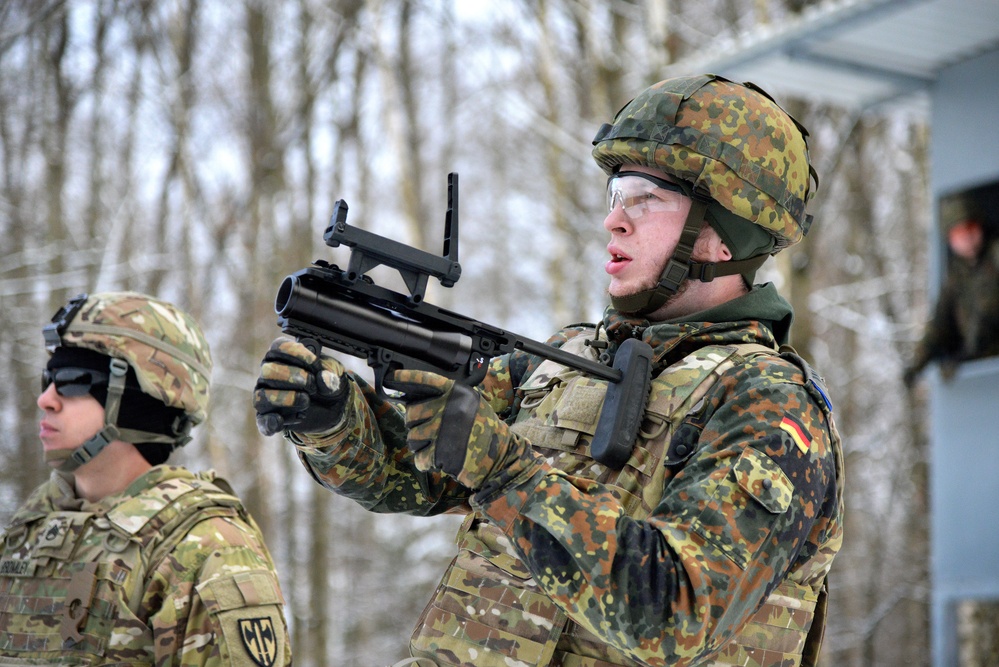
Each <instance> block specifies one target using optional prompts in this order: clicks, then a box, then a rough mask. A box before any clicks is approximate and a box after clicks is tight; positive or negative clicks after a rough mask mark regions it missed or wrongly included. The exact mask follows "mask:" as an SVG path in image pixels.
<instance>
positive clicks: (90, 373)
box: [42, 368, 109, 397]
mask: <svg viewBox="0 0 999 667" xmlns="http://www.w3.org/2000/svg"><path fill="white" fill-rule="evenodd" d="M108 377H109V375H108V374H107V373H102V372H101V371H94V370H90V369H89V368H56V369H55V370H51V371H50V370H48V369H45V370H44V371H42V391H43V392H44V391H45V390H46V389H48V387H49V385H50V384H54V385H55V390H56V393H57V394H59V395H60V396H67V397H72V396H83V395H84V394H88V393H90V388H91V387H93V386H94V385H101V384H103V385H106V384H107V383H108Z"/></svg>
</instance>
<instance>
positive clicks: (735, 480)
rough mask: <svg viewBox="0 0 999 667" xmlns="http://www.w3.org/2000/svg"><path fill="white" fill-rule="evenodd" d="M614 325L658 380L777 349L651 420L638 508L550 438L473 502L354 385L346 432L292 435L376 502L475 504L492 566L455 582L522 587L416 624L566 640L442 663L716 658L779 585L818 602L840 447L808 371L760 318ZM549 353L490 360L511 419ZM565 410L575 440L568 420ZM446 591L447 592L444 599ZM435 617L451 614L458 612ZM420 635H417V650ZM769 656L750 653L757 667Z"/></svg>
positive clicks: (829, 545)
mask: <svg viewBox="0 0 999 667" xmlns="http://www.w3.org/2000/svg"><path fill="white" fill-rule="evenodd" d="M603 324H604V327H605V329H606V330H607V332H608V333H609V335H610V339H611V350H610V351H611V352H613V348H614V346H615V345H616V343H615V342H614V341H616V340H621V339H622V338H623V337H624V336H628V335H639V336H641V337H642V338H643V339H644V340H645V341H647V342H649V343H650V344H651V345H652V346H653V348H654V350H655V354H656V356H655V361H656V368H657V369H658V370H659V371H661V372H664V375H663V376H662V377H660V378H659V379H660V380H663V381H665V382H667V383H668V381H669V378H668V372H665V371H666V369H667V368H669V367H671V366H672V365H673V364H675V363H677V362H679V361H681V360H683V359H684V358H686V357H688V355H690V354H691V353H696V352H697V351H698V350H701V349H703V348H705V347H712V348H717V346H731V345H733V344H758V346H759V347H762V348H769V349H770V350H771V352H770V354H767V355H763V356H757V355H745V356H743V355H739V354H736V355H734V356H732V357H731V359H730V364H729V367H728V369H727V370H726V371H725V372H724V374H723V375H722V376H721V377H720V378H718V379H717V381H715V382H714V383H713V385H712V386H711V388H710V389H709V390H708V392H707V393H706V395H704V396H703V397H702V398H701V399H700V400H699V401H697V404H696V405H693V406H691V409H690V411H689V414H687V415H686V416H684V417H683V418H682V419H681V420H680V421H679V423H677V424H671V425H669V428H668V429H667V430H666V431H664V430H663V429H661V428H659V427H660V426H662V425H661V424H656V423H655V422H654V420H650V421H649V422H648V423H647V424H646V425H645V426H644V427H643V430H645V431H648V432H655V431H657V430H658V431H659V432H658V434H657V435H656V437H659V438H660V440H661V441H662V440H664V441H665V445H664V446H665V447H667V448H668V451H667V452H666V453H663V452H660V457H656V456H646V455H645V454H644V453H643V454H640V455H637V458H636V457H633V460H632V461H629V463H628V466H630V468H631V470H630V472H628V473H627V474H631V475H632V482H634V480H641V479H645V478H647V479H651V478H656V479H658V480H660V481H659V482H657V483H655V484H653V482H650V484H653V486H652V488H648V489H642V488H637V489H635V492H636V493H638V494H639V495H640V496H642V498H641V502H638V503H633V502H628V498H627V497H626V494H623V493H621V492H620V490H619V487H621V486H626V485H627V484H624V483H622V482H621V477H622V476H623V475H625V474H626V473H625V472H624V471H622V473H613V472H612V471H607V470H606V469H603V470H602V469H601V468H600V466H593V465H587V464H585V463H583V464H580V463H578V461H577V462H575V463H573V461H574V460H576V459H575V458H574V457H573V456H571V455H570V456H568V457H566V456H561V457H560V456H553V455H552V454H551V452H550V451H545V450H546V449H551V448H554V449H558V446H557V445H555V446H553V445H552V443H551V442H549V443H546V444H547V445H548V447H539V445H538V444H537V443H534V446H535V450H536V451H538V450H542V451H540V452H539V453H538V454H537V455H538V457H539V458H542V456H543V457H544V463H543V464H542V465H541V466H539V470H538V472H536V473H535V474H533V475H532V476H530V477H529V478H527V479H523V478H517V479H516V480H515V484H513V485H511V486H510V487H507V488H502V489H500V490H498V491H495V492H493V493H491V494H490V495H488V496H484V495H483V492H479V494H477V495H475V496H474V497H470V496H469V492H468V491H467V490H464V489H462V488H461V487H459V486H458V485H457V484H456V483H455V482H454V481H453V480H450V479H448V478H445V477H443V476H441V475H434V474H430V475H422V474H420V473H418V472H416V471H415V470H414V469H413V467H412V465H411V463H410V457H409V454H408V452H407V450H406V448H405V429H404V427H403V425H402V418H401V416H400V414H399V412H398V411H397V410H396V409H395V408H394V407H393V406H392V405H390V404H388V403H385V402H383V401H381V400H379V399H378V397H377V396H376V395H374V394H373V392H371V390H370V389H369V388H368V387H367V386H366V385H365V384H364V383H363V382H362V381H360V380H357V382H358V386H359V387H360V391H356V392H354V393H353V400H354V409H353V410H348V413H347V417H346V421H345V423H344V424H343V427H342V429H340V430H338V431H336V432H334V433H332V434H329V435H326V436H317V437H315V438H310V437H308V436H304V435H299V436H296V438H294V439H295V440H296V441H297V442H298V443H299V450H300V454H301V457H302V459H303V462H304V463H305V464H306V466H307V468H308V469H309V470H310V472H311V473H312V474H313V476H314V477H315V478H316V479H317V480H318V481H319V482H320V483H322V484H324V485H326V486H328V487H329V488H331V489H333V490H334V491H335V492H337V493H339V494H341V495H345V496H348V497H351V498H353V499H355V500H357V501H358V502H360V503H362V504H363V505H364V506H365V507H368V508H370V509H372V510H375V511H392V512H410V513H414V514H421V515H422V514H432V513H438V512H442V511H447V510H452V509H456V508H464V509H471V510H472V514H471V515H470V516H469V518H468V519H467V520H466V522H465V526H464V529H463V531H462V533H461V534H460V535H459V547H460V552H459V557H458V558H459V559H460V558H461V557H462V556H461V554H462V553H463V552H465V551H466V550H471V551H474V552H476V553H479V554H486V556H487V558H488V559H489V561H490V563H489V565H488V566H486V567H484V568H479V569H478V570H475V571H471V570H472V569H473V568H466V569H465V571H464V572H463V573H462V576H460V577H454V576H451V574H446V575H445V581H444V582H443V586H444V587H447V588H451V589H453V590H461V589H464V590H465V591H466V592H478V593H481V591H482V589H483V588H486V587H489V586H491V585H492V584H491V583H489V582H493V581H495V580H496V577H487V575H488V574H489V573H488V572H486V571H485V570H487V569H490V568H492V566H497V567H498V568H499V569H500V570H501V572H500V573H499V574H500V577H501V578H505V579H506V580H507V581H513V582H514V585H515V586H520V587H521V588H522V589H523V594H521V595H510V594H509V592H508V591H504V592H503V593H501V594H500V595H497V596H495V597H496V598H497V600H496V602H497V605H494V606H493V608H491V609H485V608H479V607H465V608H461V607H458V606H452V607H451V608H450V609H443V608H440V609H438V610H437V611H436V612H434V610H431V609H430V608H428V611H427V612H425V618H423V619H421V625H426V624H428V623H433V622H435V621H434V620H433V619H428V618H426V616H427V615H430V614H434V613H437V614H438V615H440V614H445V615H451V616H452V617H454V618H457V617H462V618H466V620H465V621H464V627H463V628H461V629H458V630H455V629H454V628H452V629H451V630H450V631H451V632H452V634H463V635H464V636H465V638H467V639H470V640H474V641H478V642H479V644H481V645H483V646H487V645H491V646H492V647H498V648H499V649H500V650H503V649H502V647H503V645H504V644H508V643H510V642H512V641H513V642H515V641H519V640H517V639H513V638H511V637H510V636H507V635H506V634H504V630H503V628H502V627H496V626H495V624H494V625H493V626H490V625H489V623H488V621H489V617H490V616H499V617H501V618H502V617H503V613H502V612H500V611H498V610H497V606H498V605H499V604H502V605H505V607H506V608H507V609H509V608H511V607H517V606H520V607H523V608H524V610H526V612H527V613H528V615H529V617H530V618H531V619H532V621H533V625H534V626H535V627H536V628H537V632H536V633H535V634H537V635H542V636H538V637H536V638H535V639H536V640H537V641H538V643H539V644H545V643H549V644H550V643H552V642H557V643H558V650H556V651H555V652H554V653H553V652H552V651H551V650H550V648H548V649H544V648H541V649H538V650H537V651H535V652H531V654H530V655H529V656H528V655H527V654H526V653H525V654H519V653H518V654H517V656H516V657H517V660H515V661H513V662H504V661H502V660H498V661H496V662H495V663H493V662H487V661H486V660H485V659H484V657H483V656H482V655H481V654H479V655H478V657H476V655H475V654H473V653H470V654H469V656H470V657H466V658H461V657H456V656H454V655H447V656H445V655H443V653H444V651H443V650H439V651H438V652H439V653H440V654H441V655H437V656H435V657H436V658H437V659H438V662H439V664H462V665H464V664H468V665H476V667H480V665H486V664H515V665H535V664H536V665H547V664H550V665H570V664H572V665H583V666H585V667H590V666H597V665H599V666H605V665H612V664H627V665H635V664H637V665H691V664H706V663H705V661H706V660H709V659H711V658H712V657H713V656H716V655H718V654H719V652H722V650H723V648H725V647H726V644H727V643H728V642H729V641H730V640H731V639H732V638H734V637H736V635H737V634H738V633H740V631H742V630H743V629H745V628H746V627H747V623H749V621H750V619H751V618H752V617H753V616H754V614H756V613H757V611H758V610H760V609H761V606H762V605H763V604H764V602H766V601H767V599H768V597H769V596H770V595H771V593H773V592H774V591H776V590H777V589H778V587H779V586H780V585H781V584H782V582H784V581H785V580H787V579H789V578H791V577H793V578H795V579H796V580H797V581H798V582H800V583H804V584H806V585H807V586H811V587H813V588H814V593H815V595H813V596H812V600H814V599H815V597H817V593H818V589H819V588H821V586H822V584H823V581H824V579H825V574H826V572H827V571H828V568H829V565H830V564H831V561H832V558H833V556H834V555H835V553H836V552H837V551H838V549H839V546H840V543H841V539H842V524H841V519H842V517H841V514H842V501H841V497H840V493H839V489H838V487H839V485H840V484H841V452H840V451H839V439H838V436H837V435H836V433H835V427H834V426H833V424H832V422H831V419H830V414H829V410H828V406H827V405H826V404H825V400H824V398H823V397H822V395H821V393H820V391H819V390H818V389H817V388H816V387H814V386H812V384H811V383H810V381H809V377H808V374H807V372H806V371H805V370H803V368H802V367H801V365H800V364H799V363H798V362H796V361H792V360H789V359H785V358H782V357H779V356H777V354H776V352H774V350H775V348H776V343H775V340H774V337H773V335H772V334H771V333H770V330H769V329H768V328H766V327H763V326H761V325H760V324H759V323H758V322H755V321H749V320H746V321H738V322H722V323H716V324H707V323H692V322H685V323H676V324H656V325H651V326H650V325H649V323H648V322H629V321H627V320H625V319H623V318H622V317H621V316H620V315H617V314H616V313H614V312H613V311H608V314H607V315H606V316H605V319H604V323H603ZM581 331H582V329H580V328H569V329H566V330H563V331H562V332H560V333H559V334H558V335H557V336H555V337H554V338H553V339H552V341H551V342H552V343H553V344H556V345H561V344H563V343H565V341H566V340H568V339H570V338H572V337H574V336H577V335H578V334H579V333H580V332H581ZM540 364H541V360H539V359H537V358H531V357H528V356H525V355H519V354H515V355H513V356H511V357H501V358H497V359H494V360H493V363H492V365H491V369H490V373H489V376H488V377H487V379H486V380H485V381H484V382H483V384H482V385H481V386H480V390H481V391H482V392H483V394H484V395H485V396H486V397H487V398H488V399H489V401H490V403H491V405H492V406H493V408H494V409H495V410H496V411H497V412H498V413H499V414H500V415H502V416H504V417H505V418H506V419H507V420H508V421H509V422H510V423H514V422H517V421H518V418H519V417H520V416H521V413H522V412H523V411H524V410H526V407H525V400H530V399H529V398H528V399H525V392H524V391H523V388H522V387H521V385H522V383H523V381H524V380H525V379H527V378H529V377H531V376H532V375H533V374H534V371H535V370H536V369H537V368H538V367H539V366H540ZM646 416H647V417H649V416H650V415H648V414H647V415H646ZM556 421H557V422H558V423H560V424H561V425H562V426H563V427H567V428H565V431H566V432H567V433H570V439H571V440H573V441H576V442H578V439H579V434H575V433H571V431H572V430H573V427H572V426H571V425H570V424H568V423H563V422H561V421H558V420H556ZM568 421H571V420H565V422H568ZM584 440H585V434H584ZM573 448H574V446H573V447H563V448H562V449H563V450H565V449H573ZM564 468H569V470H568V471H566V470H564ZM636 471H637V473H636ZM761 471H762V472H761ZM764 479H767V480H769V481H764ZM747 480H750V481H751V484H746V482H747ZM632 485H633V486H634V484H632ZM639 486H640V485H639ZM747 487H751V488H747ZM636 506H637V507H641V506H645V507H647V508H648V511H647V512H645V511H640V510H636ZM452 567H454V565H452ZM518 575H519V576H518ZM535 589H538V591H539V592H540V595H535V594H534V593H535ZM437 597H438V598H439V599H442V600H443V602H445V603H446V599H443V598H441V594H440V592H439V593H438V596H437ZM547 602H554V603H555V606H557V607H558V609H559V610H561V612H564V614H565V616H567V617H568V621H567V622H566V623H565V624H564V626H565V627H558V624H559V618H558V612H557V611H555V612H553V610H552V609H551V606H552V605H550V604H547ZM438 620H439V621H441V622H442V623H444V624H445V625H446V622H447V621H448V620H453V618H450V619H443V620H441V619H438ZM810 620H811V619H810V618H809V623H810ZM506 629H510V628H506ZM805 631H807V626H806V627H805ZM419 633H420V630H419V629H418V634H419ZM546 633H547V636H543V635H545V634H546ZM560 635H561V636H560ZM517 636H518V637H519V636H521V635H517ZM420 641H422V640H421V638H420V637H416V638H414V652H419V651H418V650H417V649H419V646H418V644H419V643H420ZM521 646H522V645H521ZM798 648H799V650H800V647H798ZM793 650H794V648H793V647H792V648H789V649H788V652H789V653H790V652H793ZM570 653H571V655H572V656H573V657H572V658H570V657H569V654H570ZM581 656H591V657H590V658H585V657H581ZM728 657H734V656H728ZM769 662H770V660H768V659H766V658H761V657H760V656H753V657H752V661H748V664H769Z"/></svg>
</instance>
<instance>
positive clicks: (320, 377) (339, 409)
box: [253, 338, 349, 435]
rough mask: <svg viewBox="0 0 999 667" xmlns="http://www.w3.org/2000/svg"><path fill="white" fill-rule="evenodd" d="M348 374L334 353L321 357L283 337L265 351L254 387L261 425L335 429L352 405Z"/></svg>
mask: <svg viewBox="0 0 999 667" xmlns="http://www.w3.org/2000/svg"><path fill="white" fill-rule="evenodd" d="M344 373H345V371H344V367H343V366H342V365H341V364H340V362H339V361H337V360H336V359H334V358H333V357H329V356H325V355H323V356H317V355H316V354H314V353H313V352H312V351H311V350H309V348H307V347H306V346H305V345H302V344H301V343H299V342H297V341H293V340H290V339H287V338H278V339H277V340H275V341H274V342H273V343H271V346H270V349H268V350H267V354H265V355H264V359H263V361H262V362H261V364H260V377H259V378H257V384H256V386H255V387H254V389H253V409H254V410H256V413H257V428H258V429H259V430H260V432H261V433H263V434H264V435H274V434H275V433H280V432H281V431H285V430H289V431H295V432H297V433H322V432H324V431H328V430H330V429H331V428H333V427H334V426H336V425H337V424H338V423H339V422H340V420H341V419H342V418H343V410H344V406H345V405H346V404H347V398H348V395H349V391H348V388H349V383H348V382H347V380H346V378H345V377H344Z"/></svg>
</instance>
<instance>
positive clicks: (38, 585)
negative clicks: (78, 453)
mask: <svg viewBox="0 0 999 667" xmlns="http://www.w3.org/2000/svg"><path fill="white" fill-rule="evenodd" d="M3 541H4V544H3V560H2V566H0V664H3V665H7V664H18V665H21V664H31V665H47V664H59V665H123V664H128V665H157V666H161V665H177V666H185V667H187V666H191V665H246V666H248V667H249V666H250V665H256V666H258V667H271V666H272V665H290V664H291V655H290V649H289V643H288V634H287V628H286V627H285V622H284V617H283V613H282V605H283V598H282V596H281V591H280V588H279V586H278V581H277V577H276V575H275V573H274V566H273V562H272V561H271V557H270V555H269V554H268V552H267V549H266V547H265V545H264V541H263V538H262V536H261V534H260V530H259V528H258V527H257V525H256V524H255V522H254V521H253V519H252V518H251V517H250V516H249V514H247V512H246V511H245V509H244V508H243V507H242V504H241V503H240V501H239V499H238V498H237V497H236V496H235V495H233V494H232V491H231V490H230V489H229V488H228V485H227V484H226V483H225V482H224V481H223V480H221V479H216V478H215V477H214V475H212V474H211V473H204V474H200V475H194V474H192V473H190V472H188V471H187V470H185V469H183V468H179V467H173V466H165V465H164V466H156V467H154V468H152V469H151V470H150V471H149V472H147V473H146V474H144V475H143V476H142V477H140V478H139V479H137V480H136V481H135V482H133V483H132V484H131V485H130V486H129V487H128V488H127V489H126V490H125V491H124V492H123V493H121V494H120V495H117V496H112V497H108V498H105V499H103V500H101V501H99V502H96V503H89V502H87V501H85V500H82V499H79V498H77V497H76V495H75V493H74V491H73V487H72V478H71V477H70V476H67V475H63V474H61V473H53V475H52V477H51V478H50V480H49V481H48V482H46V483H45V484H43V485H42V486H40V487H39V488H38V489H37V490H36V491H35V492H34V493H33V494H32V496H31V497H30V499H29V500H28V501H27V503H26V504H25V505H24V506H23V507H21V508H20V509H19V510H18V512H17V513H16V514H15V515H14V518H13V519H12V521H11V523H10V525H9V526H7V528H6V529H5V531H4V533H3ZM4 656H5V657H6V658H7V659H8V660H5V659H4ZM9 659H13V660H14V662H10V660H9Z"/></svg>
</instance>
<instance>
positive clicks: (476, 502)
mask: <svg viewBox="0 0 999 667" xmlns="http://www.w3.org/2000/svg"><path fill="white" fill-rule="evenodd" d="M550 471H551V466H549V465H548V463H547V462H546V461H545V460H544V459H542V458H540V457H538V458H537V459H536V463H535V465H532V466H529V467H528V468H527V469H525V470H524V471H523V472H521V473H520V474H519V475H517V476H516V477H515V478H513V479H512V480H510V481H509V482H508V483H507V484H504V485H502V486H500V487H498V488H490V487H485V488H483V489H481V490H479V491H478V492H477V493H476V494H475V495H473V496H472V498H471V504H472V509H474V510H475V511H477V512H479V513H480V514H481V515H483V516H485V517H487V518H488V519H489V521H490V522H491V523H493V524H495V525H496V526H498V527H499V528H500V529H501V530H502V531H503V532H504V533H509V532H510V529H511V528H512V527H513V525H514V523H515V522H516V520H517V517H518V516H520V513H521V510H522V509H523V507H524V505H526V504H527V501H528V500H530V498H531V496H532V495H533V494H534V490H535V489H536V488H537V487H538V485H539V484H540V483H541V480H543V479H544V478H545V476H546V475H547V474H548V473H549V472H550Z"/></svg>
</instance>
